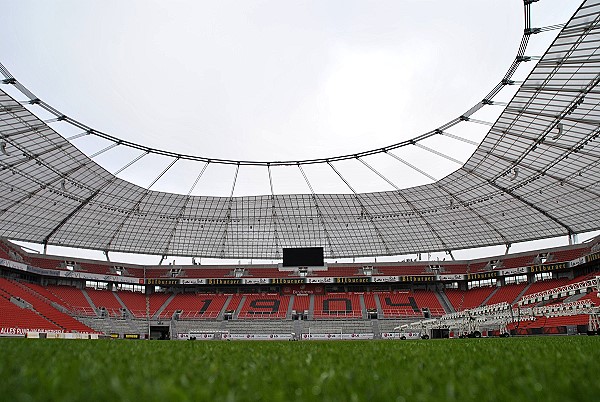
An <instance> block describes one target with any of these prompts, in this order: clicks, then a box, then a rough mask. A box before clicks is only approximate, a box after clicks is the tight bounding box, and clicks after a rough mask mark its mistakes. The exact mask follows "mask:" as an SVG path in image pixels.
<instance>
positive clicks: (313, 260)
mask: <svg viewBox="0 0 600 402" xmlns="http://www.w3.org/2000/svg"><path fill="white" fill-rule="evenodd" d="M324 265H325V261H324V260H323V247H299V248H284V249H283V266H284V267H322V266H324Z"/></svg>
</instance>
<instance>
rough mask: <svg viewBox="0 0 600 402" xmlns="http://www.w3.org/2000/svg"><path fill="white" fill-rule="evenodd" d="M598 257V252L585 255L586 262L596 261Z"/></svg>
mask: <svg viewBox="0 0 600 402" xmlns="http://www.w3.org/2000/svg"><path fill="white" fill-rule="evenodd" d="M599 259H600V253H594V254H590V255H588V256H587V257H586V260H587V262H590V261H596V260H599Z"/></svg>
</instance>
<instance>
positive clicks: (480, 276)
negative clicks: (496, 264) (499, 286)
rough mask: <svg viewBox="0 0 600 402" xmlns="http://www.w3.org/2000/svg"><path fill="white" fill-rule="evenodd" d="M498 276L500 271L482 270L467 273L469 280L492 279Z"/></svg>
mask: <svg viewBox="0 0 600 402" xmlns="http://www.w3.org/2000/svg"><path fill="white" fill-rule="evenodd" d="M497 277H498V271H490V272H480V273H476V274H467V280H468V281H473V280H479V279H492V278H497Z"/></svg>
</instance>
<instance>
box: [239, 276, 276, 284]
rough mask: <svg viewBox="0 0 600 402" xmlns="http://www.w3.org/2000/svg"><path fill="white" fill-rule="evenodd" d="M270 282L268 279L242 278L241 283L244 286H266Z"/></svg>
mask: <svg viewBox="0 0 600 402" xmlns="http://www.w3.org/2000/svg"><path fill="white" fill-rule="evenodd" d="M270 282H271V280H270V279H268V278H243V279H242V283H244V284H245V285H268V284H269V283H270Z"/></svg>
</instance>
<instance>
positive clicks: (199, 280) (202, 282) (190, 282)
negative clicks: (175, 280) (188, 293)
mask: <svg viewBox="0 0 600 402" xmlns="http://www.w3.org/2000/svg"><path fill="white" fill-rule="evenodd" d="M179 283H181V284H182V285H206V279H204V278H185V279H180V280H179Z"/></svg>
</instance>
